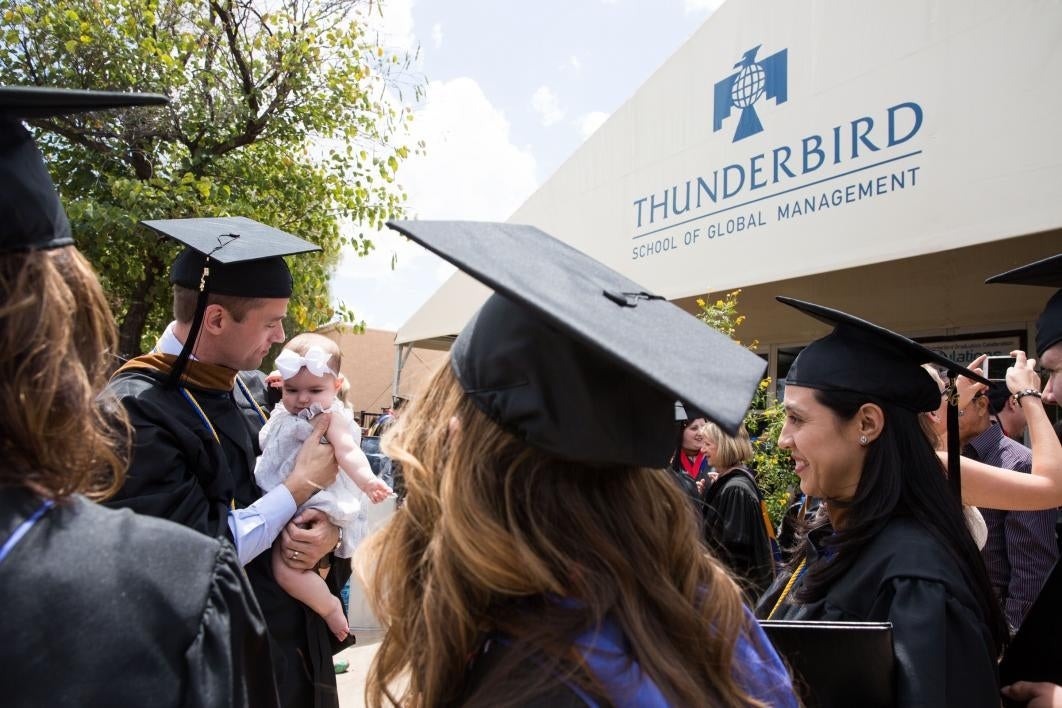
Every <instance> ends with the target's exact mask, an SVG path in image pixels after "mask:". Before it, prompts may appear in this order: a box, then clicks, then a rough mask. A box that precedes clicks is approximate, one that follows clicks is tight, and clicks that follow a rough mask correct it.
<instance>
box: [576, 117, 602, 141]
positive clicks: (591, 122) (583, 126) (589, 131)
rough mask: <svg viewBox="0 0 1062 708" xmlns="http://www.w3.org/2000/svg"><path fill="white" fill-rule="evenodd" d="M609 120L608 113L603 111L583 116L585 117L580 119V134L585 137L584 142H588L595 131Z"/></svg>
mask: <svg viewBox="0 0 1062 708" xmlns="http://www.w3.org/2000/svg"><path fill="white" fill-rule="evenodd" d="M606 120H608V113H605V112H603V111H590V112H589V113H585V114H583V117H582V118H580V119H579V134H580V135H582V136H583V140H586V139H587V138H589V137H590V136H591V135H593V133H594V131H595V130H597V129H598V128H600V127H601V124H602V123H604V122H605V121H606Z"/></svg>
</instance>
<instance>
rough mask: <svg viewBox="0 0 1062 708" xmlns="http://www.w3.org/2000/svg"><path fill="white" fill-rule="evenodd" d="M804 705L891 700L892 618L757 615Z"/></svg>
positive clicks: (872, 707)
mask: <svg viewBox="0 0 1062 708" xmlns="http://www.w3.org/2000/svg"><path fill="white" fill-rule="evenodd" d="M760 626H762V627H763V630H764V632H766V633H767V637H768V638H769V639H770V640H771V643H772V644H773V645H774V647H775V649H777V650H778V653H779V654H781V656H782V659H783V660H784V661H785V662H786V664H787V665H788V666H789V668H790V669H791V670H792V672H793V684H794V686H795V688H796V691H797V694H798V695H799V696H800V698H801V700H803V701H804V703H805V705H806V706H808V708H834V707H835V706H860V708H877V706H882V707H883V708H884V707H885V706H891V705H893V702H894V701H893V654H892V623H891V622H800V621H794V620H761V621H760Z"/></svg>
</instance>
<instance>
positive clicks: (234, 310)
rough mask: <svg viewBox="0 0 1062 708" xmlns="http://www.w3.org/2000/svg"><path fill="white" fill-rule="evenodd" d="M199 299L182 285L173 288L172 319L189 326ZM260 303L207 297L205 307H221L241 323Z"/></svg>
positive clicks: (197, 294)
mask: <svg viewBox="0 0 1062 708" xmlns="http://www.w3.org/2000/svg"><path fill="white" fill-rule="evenodd" d="M198 299H199V293H198V292H197V291H195V290H192V289H191V288H186V287H184V286H183V285H174V286H173V319H175V320H177V321H178V322H180V323H181V324H190V323H191V321H192V318H194V317H195V305H196V302H197V301H198ZM261 302H262V299H261V298H257V297H237V296H235V295H217V294H215V293H209V294H208V295H207V305H221V306H222V307H224V308H225V311H226V312H228V313H229V314H230V315H232V318H233V319H234V320H236V321H237V322H243V318H244V317H246V316H247V313H248V312H250V311H251V310H253V309H254V308H256V307H258V306H259V305H260V304H261Z"/></svg>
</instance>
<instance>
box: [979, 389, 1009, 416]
mask: <svg viewBox="0 0 1062 708" xmlns="http://www.w3.org/2000/svg"><path fill="white" fill-rule="evenodd" d="M985 395H986V396H988V410H989V411H991V412H992V415H999V412H1000V411H1001V410H1003V409H1004V408H1006V407H1007V399H1008V398H1010V395H1011V394H1010V389H1009V388H1007V384H1006V383H1004V382H1002V381H993V382H992V385H991V386H989V387H988V391H986V392H985Z"/></svg>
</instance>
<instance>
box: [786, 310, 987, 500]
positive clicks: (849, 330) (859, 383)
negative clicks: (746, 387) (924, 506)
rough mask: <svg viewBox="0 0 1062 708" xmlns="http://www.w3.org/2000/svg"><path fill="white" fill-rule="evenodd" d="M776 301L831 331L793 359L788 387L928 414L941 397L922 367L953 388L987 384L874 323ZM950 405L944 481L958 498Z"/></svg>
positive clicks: (956, 440) (954, 409) (955, 417)
mask: <svg viewBox="0 0 1062 708" xmlns="http://www.w3.org/2000/svg"><path fill="white" fill-rule="evenodd" d="M776 299H777V300H778V302H781V303H782V304H785V305H789V306H790V307H794V308H796V309H798V310H800V311H801V312H803V313H805V314H807V315H810V316H812V317H814V318H815V319H817V320H819V321H820V322H825V323H826V324H828V325H831V326H833V328H834V329H833V331H832V332H831V333H829V334H827V335H826V336H825V337H823V338H821V339H816V340H815V341H814V342H812V343H811V344H809V345H807V346H806V347H804V349H803V351H801V352H800V354H799V355H797V358H796V360H794V361H793V365H792V366H791V367H790V368H789V373H788V374H787V375H786V377H785V381H786V385H787V386H788V385H793V386H805V387H807V388H814V389H819V390H822V391H853V392H856V393H862V394H865V395H868V396H872V397H873V398H875V399H877V400H879V401H882V402H883V403H890V404H893V405H896V406H900V407H901V408H906V409H908V410H911V411H915V412H926V411H932V410H935V409H936V408H937V407H938V406H939V405H940V396H941V393H940V390H939V389H938V388H937V383H936V382H935V381H934V380H933V378H932V377H931V376H930V375H929V374H928V373H926V370H925V369H923V368H922V364H933V365H935V366H938V367H941V368H943V369H945V370H946V371H947V374H948V379H949V382H950V383H949V386H950V387H951V388H952V389H954V379H955V377H956V376H960V375H961V376H966V377H969V378H971V379H973V380H975V381H980V382H981V383H985V384H988V383H989V381H988V380H987V379H985V378H983V377H981V376H979V375H977V374H975V373H974V372H972V371H970V370H969V369H966V368H965V367H962V366H960V365H959V364H956V363H955V362H953V361H952V360H951V359H948V358H947V357H945V356H943V355H941V354H938V353H937V352H934V351H933V350H931V349H928V348H926V347H924V346H922V345H921V344H919V343H918V342H916V341H914V340H912V339H908V338H907V337H905V336H903V335H902V334H897V333H896V332H893V331H892V330H888V329H885V328H884V327H879V326H878V325H876V324H873V323H872V322H867V321H866V320H863V319H860V318H858V317H854V316H852V315H849V314H848V313H846V312H841V311H840V310H834V309H832V308H829V307H823V306H822V305H815V304H813V303H810V302H804V301H803V300H796V299H794V298H791V297H781V296H779V297H778V298H776ZM949 400H950V401H951V404H952V405H950V406H949V407H948V476H949V479H950V480H951V483H952V487H953V489H954V490H955V492H956V493H957V494H959V498H960V499H961V498H962V496H961V484H962V483H961V480H960V478H959V474H960V472H959V429H958V426H959V418H958V408H957V405H956V403H957V396H949Z"/></svg>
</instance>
